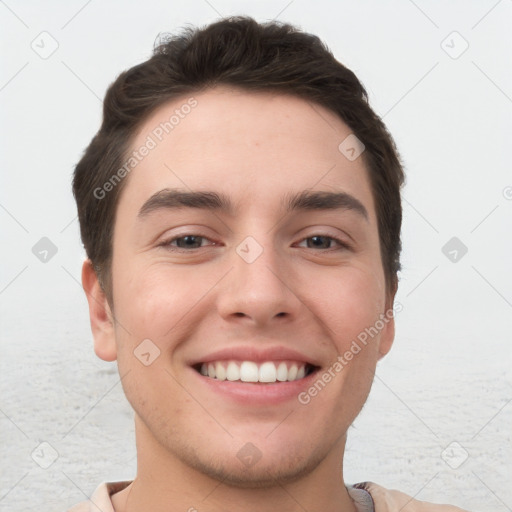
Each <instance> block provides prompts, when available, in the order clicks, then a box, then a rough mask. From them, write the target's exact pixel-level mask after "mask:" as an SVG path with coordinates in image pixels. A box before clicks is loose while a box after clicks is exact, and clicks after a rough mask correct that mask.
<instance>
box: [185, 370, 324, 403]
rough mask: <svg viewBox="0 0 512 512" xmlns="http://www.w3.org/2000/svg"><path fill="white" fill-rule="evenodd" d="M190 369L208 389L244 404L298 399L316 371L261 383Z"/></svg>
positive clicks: (310, 382)
mask: <svg viewBox="0 0 512 512" xmlns="http://www.w3.org/2000/svg"><path fill="white" fill-rule="evenodd" d="M191 371H192V372H194V374H195V375H196V377H197V378H198V379H199V380H200V382H203V383H204V385H205V386H207V387H208V388H209V389H210V390H212V391H214V392H215V393H218V394H220V395H223V396H225V397H227V398H229V399H231V400H233V401H235V402H238V403H240V404H245V405H247V404H250V405H274V404H282V403H284V402H288V401H290V400H298V396H299V394H300V393H301V392H304V391H305V390H306V389H307V388H309V387H310V386H311V384H312V383H313V381H314V380H315V377H316V375H317V373H318V370H316V371H314V372H312V373H310V374H309V375H308V376H306V377H304V378H302V379H299V380H294V381H291V382H275V383H274V382H272V383H261V382H242V381H228V380H217V379H212V378H211V377H206V376H204V375H201V374H200V373H199V372H197V371H196V370H194V369H193V368H191Z"/></svg>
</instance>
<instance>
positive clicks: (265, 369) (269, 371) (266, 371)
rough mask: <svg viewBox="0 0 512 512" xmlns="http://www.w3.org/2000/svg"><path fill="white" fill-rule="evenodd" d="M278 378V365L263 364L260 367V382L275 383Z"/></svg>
mask: <svg viewBox="0 0 512 512" xmlns="http://www.w3.org/2000/svg"><path fill="white" fill-rule="evenodd" d="M276 378H277V370H276V365H275V364H274V363H263V364H262V365H261V366H260V371H259V378H258V380H259V381H260V382H275V381H276Z"/></svg>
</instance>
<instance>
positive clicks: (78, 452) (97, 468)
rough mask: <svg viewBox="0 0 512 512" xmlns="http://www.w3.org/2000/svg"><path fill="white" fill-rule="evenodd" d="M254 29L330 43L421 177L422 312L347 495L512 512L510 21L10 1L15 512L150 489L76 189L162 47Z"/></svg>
mask: <svg viewBox="0 0 512 512" xmlns="http://www.w3.org/2000/svg"><path fill="white" fill-rule="evenodd" d="M234 14H247V15H251V16H253V17H255V18H256V19H257V20H270V19H278V20H280V21H286V22H291V23H294V24H296V25H298V26H299V27H301V28H302V29H304V30H306V31H309V32H312V33H315V34H317V35H319V36H320V37H321V38H322V39H323V40H324V41H325V42H326V43H327V45H328V46H329V47H330V48H331V50H332V51H333V52H334V54H335V55H336V57H337V58H338V59H339V60H340V61H341V62H343V63H344V64H345V65H347V66H348V67H349V68H351V69H352V70H353V71H354V72H355V73H356V74H357V75H358V76H359V78H360V79H361V80H362V82H363V83H364V85H365V86H366V88H367V90H368V92H369V94H370V100H371V104H372V106H373V108H374V109H375V110H376V112H377V113H378V114H379V115H380V116H381V117H383V119H384V122H385V123H386V124H387V126H388V128H389V129H390V131H391V133H392V134H393V136H394V138H395V140H396V142H397V145H398V147H399V150H400V152H401V155H402V158H403V161H404V164H405V167H406V172H407V185H406V187H405V188H404V194H403V197H404V217H405V218H404V225H403V234H402V237H403V246H404V250H403V271H402V272H401V274H400V289H399V292H398V297H397V300H398V301H399V302H400V303H401V304H402V306H403V311H402V312H401V313H400V314H399V315H398V316H397V319H396V323H397V334H396V340H395V345H394V347H393V349H392V351H391V353H390V354H389V355H388V356H387V357H386V358H385V359H384V360H382V361H381V362H380V363H379V366H378V370H377V376H376V379H375V383H374V386H373V389H372V392H371V395H370V398H369V400H368V403H367V404H366V406H365V408H364V409H363V412H362V413H361V415H360V416H359V418H358V419H357V420H356V422H355V423H354V425H353V427H352V428H351V430H350V433H349V441H348V445H347V453H346V462H345V476H346V480H347V482H348V483H351V482H356V481H364V480H373V481H375V482H377V483H379V484H381V485H384V486H386V487H392V488H399V489H401V490H402V491H404V492H407V493H409V494H411V495H414V496H416V497H417V498H418V499H423V500H428V501H440V502H451V503H454V504H457V505H459V506H461V507H465V508H467V509H469V510H479V511H493V512H505V511H511V510H512V485H510V484H511V482H512V469H511V466H512V462H511V461H512V447H511V433H512V429H511V426H512V425H511V423H512V421H511V420H512V403H511V402H512V372H511V362H512V356H511V346H512V343H511V342H512V340H511V334H510V333H511V327H512V322H511V316H512V315H511V313H512V278H511V271H510V266H511V261H512V258H511V256H512V250H511V249H512V242H511V233H512V229H511V228H512V222H511V219H512V200H511V199H512V172H511V158H510V147H511V133H512V130H511V128H512V74H511V65H510V64H511V62H512V38H511V36H510V28H511V26H512V24H511V22H512V2H511V1H510V0H501V1H496V0H485V1H484V0H482V1H468V0H465V1H462V0H460V1H448V2H447V1H440V0H439V1H431V2H427V1H424V0H416V1H414V2H413V1H412V0H393V1H380V2H379V1H377V0H374V1H368V0H366V1H355V0H351V1H337V2H335V1H325V0H316V1H310V0H292V1H289V0H282V1H276V0H274V1H260V2H256V1H246V2H244V1H228V0H208V1H207V0H191V1H189V2H173V1H162V0H147V1H144V2H142V1H139V2H121V1H106V2H100V1H99V0H89V1H84V0H74V1H69V2H56V1H48V2H44V3H42V2H36V1H33V0H32V1H24V2H21V1H18V2H16V1H14V0H6V1H1V2H0V34H1V36H0V37H1V40H2V48H3V49H4V51H3V54H2V65H1V67H0V108H1V128H0V129H1V140H2V146H1V151H0V162H1V166H0V167H1V171H0V172H1V174H2V182H1V183H2V185H1V188H0V223H1V237H2V239H1V248H2V251H1V255H2V264H1V267H0V308H1V347H0V348H1V356H2V357H1V368H0V371H1V373H0V375H1V398H0V428H1V439H2V447H1V460H2V462H1V465H2V466H3V467H2V469H3V471H2V472H1V477H0V509H1V510H9V511H15V510H25V511H26V510H37V511H39V512H40V511H43V512H46V511H48V512H49V511H56V510H64V509H66V508H67V507H68V506H70V505H72V504H74V503H76V502H78V501H81V500H83V499H86V497H87V496H88V495H89V494H90V493H91V492H92V491H93V490H94V488H95V487H96V486H97V485H98V484H99V483H100V482H101V481H105V480H107V481H112V480H122V479H131V478H133V476H134V475H135V468H136V458H135V457H136V454H135V446H134V434H133V414H132V412H131V409H130V408H129V406H128V404H127V402H126V400H125V398H124V395H123V393H122V389H121V386H120V384H119V377H118V374H117V368H116V364H115V363H105V362H103V361H100V360H99V359H97V358H96V356H95V355H94V353H93V350H92V338H91V334H90V329H89V319H88V311H87V307H86V300H85V296H84V294H83V291H82V289H81V285H80V268H81V263H82V261H83V259H84V252H83V249H82V246H81V243H80V239H79V231H78V222H77V220H76V209H75V204H74V200H73V197H72V194H71V187H70V185H71V176H72V171H73V167H74V165H75V164H76V162H77V161H78V159H79V157H80V155H81V153H82V151H83V150H84V148H85V147H86V145H87V144H88V143H89V141H90V139H91V138H92V136H93V135H94V134H95V133H96V131H97V129H98V128H99V124H100V120H101V101H102V98H103V95H104V93H105V90H106V88H107V87H108V85H109V84H110V83H111V82H112V81H113V80H114V79H115V77H116V76H117V75H118V74H119V73H120V72H121V71H122V70H124V69H126V68H128V67H131V66H133V65H135V64H137V63H139V62H141V61H143V60H145V59H147V58H148V57H149V56H150V54H151V50H152V48H153V44H154V42H155V39H156V38H157V36H158V34H160V33H164V32H170V31H171V32H172V31H176V30H177V29H179V28H180V27H183V26H186V25H204V24H207V23H209V22H212V21H214V20H216V19H218V18H219V17H220V16H227V15H234ZM53 50H54V51H53ZM52 51H53V53H51V52H52ZM49 53H51V54H49ZM43 237H46V238H47V239H49V240H50V241H51V247H52V249H51V250H50V252H49V254H48V256H47V261H41V259H40V257H38V250H37V249H38V248H39V247H40V246H39V245H37V244H43V245H44V244H46V245H44V247H49V245H48V241H47V240H43V241H42V242H41V239H42V238H43ZM453 238H455V240H452V239H453ZM446 244H448V245H446ZM34 246H35V249H34ZM52 251H53V252H52ZM55 251H56V252H55ZM454 251H455V252H454ZM53 253H55V254H53Z"/></svg>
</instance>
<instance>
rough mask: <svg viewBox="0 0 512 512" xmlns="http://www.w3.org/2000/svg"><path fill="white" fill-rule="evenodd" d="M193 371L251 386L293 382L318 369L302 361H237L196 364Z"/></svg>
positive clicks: (219, 379)
mask: <svg viewBox="0 0 512 512" xmlns="http://www.w3.org/2000/svg"><path fill="white" fill-rule="evenodd" d="M193 368H194V370H196V372H198V373H199V374H201V375H202V376H203V377H207V378H208V379H213V380H217V381H226V382H244V383H253V384H256V383H258V384H276V383H284V382H295V381H299V380H302V379H305V378H306V377H308V376H310V375H311V374H312V373H314V372H316V371H317V370H318V369H319V367H317V366H314V365H312V364H310V363H305V362H303V361H293V360H286V361H263V362H255V361H237V360H221V361H210V362H207V363H206V362H204V363H198V364H196V365H194V366H193Z"/></svg>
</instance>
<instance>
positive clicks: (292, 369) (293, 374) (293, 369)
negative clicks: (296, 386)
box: [288, 364, 297, 380]
mask: <svg viewBox="0 0 512 512" xmlns="http://www.w3.org/2000/svg"><path fill="white" fill-rule="evenodd" d="M296 378H297V365H296V364H292V365H291V366H290V369H289V370H288V380H295V379H296Z"/></svg>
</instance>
